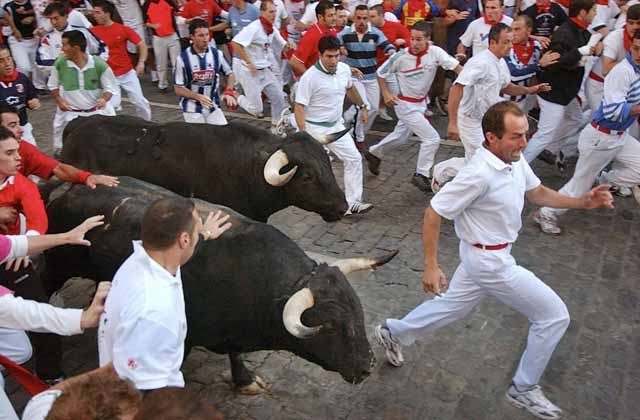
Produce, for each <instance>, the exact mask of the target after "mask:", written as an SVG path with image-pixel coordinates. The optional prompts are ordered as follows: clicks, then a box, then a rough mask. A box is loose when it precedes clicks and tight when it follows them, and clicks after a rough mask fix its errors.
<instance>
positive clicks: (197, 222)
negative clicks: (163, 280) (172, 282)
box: [180, 209, 202, 265]
mask: <svg viewBox="0 0 640 420" xmlns="http://www.w3.org/2000/svg"><path fill="white" fill-rule="evenodd" d="M192 216H193V232H191V233H190V234H189V245H187V246H186V247H185V248H183V250H182V255H181V256H180V265H184V264H186V263H187V262H188V261H189V260H190V259H191V257H192V256H193V251H194V250H195V249H196V245H198V240H199V239H200V231H202V219H200V214H198V211H197V210H196V209H193V213H192ZM185 234H186V232H185Z"/></svg>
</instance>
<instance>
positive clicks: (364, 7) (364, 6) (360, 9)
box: [353, 4, 369, 14]
mask: <svg viewBox="0 0 640 420" xmlns="http://www.w3.org/2000/svg"><path fill="white" fill-rule="evenodd" d="M363 10H364V11H365V12H368V11H369V8H368V7H367V6H366V5H364V4H359V5H357V6H356V8H355V10H354V11H353V13H354V14H355V13H356V12H358V11H363Z"/></svg>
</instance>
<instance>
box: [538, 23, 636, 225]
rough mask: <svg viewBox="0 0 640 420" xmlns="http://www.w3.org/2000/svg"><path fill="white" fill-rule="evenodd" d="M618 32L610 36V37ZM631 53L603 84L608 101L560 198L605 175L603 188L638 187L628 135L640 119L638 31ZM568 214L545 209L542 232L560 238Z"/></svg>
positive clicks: (584, 137)
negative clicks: (560, 222)
mask: <svg viewBox="0 0 640 420" xmlns="http://www.w3.org/2000/svg"><path fill="white" fill-rule="evenodd" d="M612 34H615V31H614V32H612V33H611V34H609V36H611V35H612ZM630 49H631V52H629V53H627V57H626V58H625V59H624V60H623V61H622V62H620V63H619V64H617V65H616V66H615V67H614V68H613V70H611V71H610V72H609V74H607V77H605V79H604V97H603V98H602V103H601V104H600V107H599V108H598V110H597V111H596V112H595V113H594V114H593V117H592V119H591V124H588V125H587V126H586V127H585V128H584V129H583V130H582V132H581V133H580V139H579V141H578V149H579V150H580V155H579V157H578V163H576V170H575V172H574V173H573V176H572V177H571V179H570V180H569V182H567V184H565V186H563V187H562V189H561V190H560V192H561V193H563V194H566V195H568V196H570V197H578V196H580V195H582V194H584V193H585V192H586V191H588V190H589V188H591V186H592V185H593V183H594V181H595V180H596V178H598V175H599V174H600V173H601V172H602V171H603V170H604V169H605V168H606V167H607V166H608V165H609V164H610V163H611V162H613V164H612V166H611V170H610V171H608V172H606V171H605V172H602V175H600V178H599V183H601V184H605V185H606V184H613V185H614V186H615V187H617V188H621V187H625V188H627V189H628V190H629V192H628V194H627V195H631V187H633V186H635V185H638V184H640V143H639V142H638V140H637V139H635V138H633V137H632V136H631V135H629V128H630V127H631V126H632V125H633V124H635V123H636V121H637V119H638V116H640V76H639V74H640V32H636V33H635V34H634V36H633V41H632V44H631V48H630ZM566 211H567V210H566V209H552V208H549V207H542V208H541V209H540V210H538V211H537V212H536V214H535V216H534V220H535V221H536V223H538V224H539V225H540V229H541V230H542V231H543V232H544V233H548V234H551V235H559V234H560V233H562V230H561V229H560V227H559V226H558V217H559V216H561V215H562V214H564V213H565V212H566Z"/></svg>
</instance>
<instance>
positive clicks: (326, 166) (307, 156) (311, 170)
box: [62, 115, 347, 222]
mask: <svg viewBox="0 0 640 420" xmlns="http://www.w3.org/2000/svg"><path fill="white" fill-rule="evenodd" d="M324 141H331V139H324ZM278 151H280V153H276V152H278ZM62 160H63V161H64V162H66V163H70V164H73V165H76V166H77V167H79V168H83V169H86V170H89V171H94V172H99V173H106V174H110V175H116V176H125V175H126V176H131V177H134V178H138V179H141V180H144V181H147V182H150V183H152V184H155V185H160V186H162V187H164V188H167V189H169V190H171V191H173V192H175V193H177V194H180V195H182V196H186V197H197V198H200V199H203V200H206V201H208V202H211V203H216V204H220V205H224V206H227V207H230V208H232V209H234V210H236V211H237V212H239V213H241V214H243V215H245V216H247V217H249V218H252V219H254V220H258V221H261V222H266V221H267V219H268V218H269V216H271V215H272V214H273V213H275V212H277V211H279V210H282V209H284V208H286V207H288V206H297V207H300V208H302V209H304V210H308V211H312V212H315V213H318V214H320V215H321V216H322V218H323V219H324V220H325V221H336V220H338V219H340V217H342V215H343V214H344V212H345V211H346V210H347V203H346V200H345V197H344V193H343V192H342V190H341V189H340V187H338V184H337V183H336V179H335V177H334V175H333V172H332V170H331V164H330V162H329V159H328V157H327V154H326V153H325V151H324V149H323V148H322V145H321V144H319V143H318V141H315V140H314V139H313V138H312V137H311V136H310V135H308V134H306V133H296V134H294V135H291V136H289V137H288V138H286V139H284V140H283V139H281V138H279V137H276V136H274V135H272V134H271V133H269V132H268V131H266V130H264V129H262V128H260V127H255V126H251V125H248V124H245V123H241V122H234V121H232V122H230V123H229V125H227V126H212V125H209V124H187V123H183V122H174V123H167V124H156V123H153V122H148V121H144V120H142V119H140V118H136V117H129V116H117V117H105V116H102V115H95V116H92V117H86V118H77V119H75V120H73V121H72V122H70V123H69V125H68V126H67V127H66V128H65V131H64V148H63V151H62ZM268 162H269V164H270V172H271V175H270V177H269V176H268V175H267V173H266V172H268V171H265V167H266V166H268V165H267V163H268ZM296 167H297V170H293V171H292V169H293V168H296ZM290 171H291V172H290ZM280 172H282V173H283V174H284V173H289V174H290V175H293V177H292V178H290V179H288V177H286V176H281V175H279V173H280ZM267 178H269V179H267Z"/></svg>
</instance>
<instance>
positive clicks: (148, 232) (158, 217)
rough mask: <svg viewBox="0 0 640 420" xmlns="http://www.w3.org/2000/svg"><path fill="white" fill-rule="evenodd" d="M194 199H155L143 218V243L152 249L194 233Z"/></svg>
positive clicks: (168, 246) (167, 245) (162, 248)
mask: <svg viewBox="0 0 640 420" xmlns="http://www.w3.org/2000/svg"><path fill="white" fill-rule="evenodd" d="M194 208H195V204H194V203H193V201H191V200H189V199H186V198H183V197H175V198H161V199H159V200H156V201H154V202H153V203H152V204H151V206H149V208H148V209H147V211H146V212H145V214H144V216H143V218H142V228H141V235H140V236H141V239H142V245H143V246H144V247H145V248H148V249H151V250H164V249H167V248H170V247H171V246H173V244H174V243H175V242H176V240H177V239H178V237H179V236H180V235H181V234H182V233H183V232H187V233H188V234H189V235H191V234H193V230H194V228H195V225H194V221H193V209H194Z"/></svg>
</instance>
